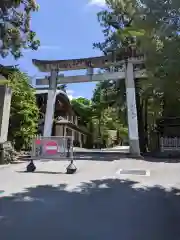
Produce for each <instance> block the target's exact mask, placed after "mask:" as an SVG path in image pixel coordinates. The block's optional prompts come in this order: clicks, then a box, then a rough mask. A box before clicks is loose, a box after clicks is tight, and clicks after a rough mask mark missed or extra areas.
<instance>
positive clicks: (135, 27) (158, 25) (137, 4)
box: [94, 0, 180, 151]
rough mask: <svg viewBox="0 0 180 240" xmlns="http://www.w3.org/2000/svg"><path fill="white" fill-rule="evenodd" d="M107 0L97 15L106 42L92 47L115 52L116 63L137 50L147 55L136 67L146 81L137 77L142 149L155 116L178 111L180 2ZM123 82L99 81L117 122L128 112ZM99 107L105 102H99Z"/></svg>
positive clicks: (134, 53)
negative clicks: (103, 82)
mask: <svg viewBox="0 0 180 240" xmlns="http://www.w3.org/2000/svg"><path fill="white" fill-rule="evenodd" d="M106 3H107V8H106V10H103V11H101V12H99V13H98V21H99V22H100V25H101V27H102V31H103V34H104V42H99V43H95V44H94V47H95V48H98V49H100V50H101V51H102V52H103V53H104V54H105V55H106V54H109V53H114V52H115V54H114V56H115V60H116V61H118V60H121V59H126V58H128V57H131V56H133V55H138V54H140V55H144V56H145V64H142V65H140V66H135V67H136V70H137V69H142V68H146V72H147V79H136V81H135V85H136V100H137V108H138V111H137V112H138V122H139V124H138V125H139V136H140V142H141V148H142V146H144V149H143V150H142V151H145V148H146V145H147V138H148V136H149V135H150V133H151V132H152V130H153V129H155V127H156V123H157V120H158V119H159V118H160V117H172V116H179V115H180V108H179V104H180V97H179V96H180V95H179V93H180V86H179V84H180V79H179V76H180V67H179V64H180V34H179V28H180V14H179V9H180V2H179V1H178V0H171V1H164V0H151V1H149V0H141V1H139V0H107V1H106ZM122 82H123V81H122V80H118V79H117V81H115V82H114V83H113V85H111V87H108V88H107V89H106V87H105V86H103V84H101V88H104V89H106V96H110V97H109V98H107V97H106V98H107V102H109V104H108V106H109V105H111V104H113V105H111V106H113V107H115V108H116V110H118V112H119V114H120V113H121V116H120V118H121V120H122V119H123V115H122V113H125V111H126V102H125V101H126V98H125V96H126V92H125V88H124V84H123V83H122ZM106 85H108V83H106ZM112 88H113V89H114V91H113V92H112ZM107 92H108V94H107ZM96 97H97V96H96ZM98 101H99V100H98ZM113 102H114V103H113ZM99 105H100V106H104V103H103V102H102V101H99ZM100 106H99V107H100ZM124 116H125V114H124Z"/></svg>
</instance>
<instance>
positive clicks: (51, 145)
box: [45, 141, 58, 155]
mask: <svg viewBox="0 0 180 240" xmlns="http://www.w3.org/2000/svg"><path fill="white" fill-rule="evenodd" d="M45 152H46V153H47V154H49V155H54V154H57V152H58V145H57V143H56V142H55V141H50V142H47V143H46V145H45Z"/></svg>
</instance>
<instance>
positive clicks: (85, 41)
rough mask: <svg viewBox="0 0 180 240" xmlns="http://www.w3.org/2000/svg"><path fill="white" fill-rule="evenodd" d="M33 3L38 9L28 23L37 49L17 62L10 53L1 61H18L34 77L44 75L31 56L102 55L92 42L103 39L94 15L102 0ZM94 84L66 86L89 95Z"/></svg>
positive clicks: (39, 0)
mask: <svg viewBox="0 0 180 240" xmlns="http://www.w3.org/2000/svg"><path fill="white" fill-rule="evenodd" d="M36 2H37V3H38V4H39V5H40V10H39V12H37V13H35V14H33V15H32V21H31V26H32V29H33V30H34V31H35V32H36V33H37V36H38V38H39V39H40V41H41V47H40V49H39V50H38V51H36V52H35V51H30V50H26V51H25V52H24V56H23V57H22V58H21V59H19V60H18V61H14V60H13V58H12V57H11V56H8V57H7V58H5V59H0V63H1V64H4V65H12V64H19V66H20V68H21V69H22V70H23V71H25V72H28V74H29V75H30V76H33V77H34V78H35V77H41V76H44V74H43V73H40V72H38V70H37V69H36V67H34V66H33V64H32V61H31V60H32V59H33V58H36V59H46V60H47V59H49V60H55V59H57V60H58V59H59V60H60V59H71V58H81V57H91V56H96V55H101V52H99V51H98V50H94V49H93V47H92V44H93V42H101V41H103V39H104V38H103V34H102V31H101V27H100V25H99V23H98V21H97V16H96V14H97V12H98V11H100V10H101V9H102V6H103V4H102V3H103V2H104V1H103V0H92V1H91V2H89V1H88V0H66V1H64V0H53V1H52V2H49V1H45V0H37V1H36ZM82 73H83V72H81V74H82ZM78 74H80V73H79V72H78ZM65 75H73V72H70V71H69V72H66V73H65ZM94 86H95V83H84V84H70V85H68V89H69V93H70V94H71V95H73V96H74V97H78V96H83V97H86V98H91V96H92V91H93V89H94Z"/></svg>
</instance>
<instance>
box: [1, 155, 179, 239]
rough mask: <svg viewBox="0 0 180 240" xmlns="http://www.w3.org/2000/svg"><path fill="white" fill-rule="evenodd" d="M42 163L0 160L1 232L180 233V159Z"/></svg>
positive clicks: (50, 235)
mask: <svg viewBox="0 0 180 240" xmlns="http://www.w3.org/2000/svg"><path fill="white" fill-rule="evenodd" d="M113 160H114V161H113ZM36 165H37V171H36V172H35V173H32V174H31V173H24V172H23V171H24V169H25V166H26V163H23V164H17V165H11V166H8V167H0V239H2V240H15V239H18V240H24V239H26V240H32V239H33V240H40V239H43V240H51V239H53V240H56V239H57V240H60V239H62V240H71V239H72V240H74V239H79V240H81V239H82V240H84V239H86V240H101V239H102V240H116V239H120V240H176V239H177V240H179V239H180V196H179V195H180V194H179V191H180V190H179V189H180V164H179V163H176V164H170V163H168V164H166V163H163V162H162V163H155V162H153V163H152V162H145V161H140V160H132V159H121V160H120V161H119V160H118V159H116V158H115V157H114V159H113V157H111V159H110V158H109V157H108V158H107V159H100V157H99V159H96V160H95V159H89V160H83V158H81V159H80V160H78V161H77V162H76V165H77V167H78V172H77V173H76V174H74V175H66V174H64V171H65V167H66V166H67V162H53V161H49V162H37V163H36ZM120 169H122V170H145V171H146V172H147V173H148V174H147V175H146V176H144V175H133V174H132V172H131V174H130V175H128V174H125V175H120V174H119V170H120ZM126 173H127V172H126ZM136 173H137V172H136Z"/></svg>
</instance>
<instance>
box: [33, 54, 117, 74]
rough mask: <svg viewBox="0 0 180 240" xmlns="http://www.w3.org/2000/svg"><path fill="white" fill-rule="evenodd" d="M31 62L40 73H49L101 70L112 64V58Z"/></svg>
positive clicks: (34, 60)
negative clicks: (90, 69) (89, 69)
mask: <svg viewBox="0 0 180 240" xmlns="http://www.w3.org/2000/svg"><path fill="white" fill-rule="evenodd" d="M32 62H33V64H34V65H35V66H36V67H38V69H39V70H40V71H41V72H50V71H51V70H59V71H68V70H79V69H87V68H103V67H105V65H109V64H110V63H111V62H112V56H100V57H90V58H79V59H68V60H52V61H49V60H37V59H33V60H32Z"/></svg>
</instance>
